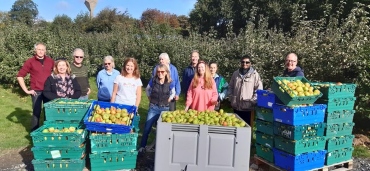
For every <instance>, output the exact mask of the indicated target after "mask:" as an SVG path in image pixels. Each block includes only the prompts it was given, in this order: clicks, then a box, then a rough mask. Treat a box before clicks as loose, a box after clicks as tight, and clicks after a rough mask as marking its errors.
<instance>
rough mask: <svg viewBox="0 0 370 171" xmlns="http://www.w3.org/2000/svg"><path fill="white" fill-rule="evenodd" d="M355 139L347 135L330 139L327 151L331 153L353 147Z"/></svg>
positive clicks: (327, 142)
mask: <svg viewBox="0 0 370 171" xmlns="http://www.w3.org/2000/svg"><path fill="white" fill-rule="evenodd" d="M354 138H355V136H354V135H345V136H340V137H332V138H328V140H327V141H326V148H325V149H326V150H327V151H328V152H331V151H334V150H340V149H343V148H349V147H352V142H353V139H354Z"/></svg>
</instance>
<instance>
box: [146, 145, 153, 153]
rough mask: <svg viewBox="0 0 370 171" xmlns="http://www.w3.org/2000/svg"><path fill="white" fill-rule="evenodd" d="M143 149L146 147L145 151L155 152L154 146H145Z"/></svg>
mask: <svg viewBox="0 0 370 171" xmlns="http://www.w3.org/2000/svg"><path fill="white" fill-rule="evenodd" d="M145 149H146V152H150V153H154V152H155V146H146V147H145Z"/></svg>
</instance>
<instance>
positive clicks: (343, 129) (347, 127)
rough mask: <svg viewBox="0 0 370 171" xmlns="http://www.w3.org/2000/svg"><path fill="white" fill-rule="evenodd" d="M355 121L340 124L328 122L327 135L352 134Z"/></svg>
mask: <svg viewBox="0 0 370 171" xmlns="http://www.w3.org/2000/svg"><path fill="white" fill-rule="evenodd" d="M354 126H355V123H353V122H351V123H340V124H327V125H326V130H325V136H327V137H339V136H344V135H351V134H352V130H353V127H354Z"/></svg>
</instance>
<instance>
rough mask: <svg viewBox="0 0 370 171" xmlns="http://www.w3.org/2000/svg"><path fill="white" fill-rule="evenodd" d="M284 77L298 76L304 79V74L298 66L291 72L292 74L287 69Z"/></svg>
mask: <svg viewBox="0 0 370 171" xmlns="http://www.w3.org/2000/svg"><path fill="white" fill-rule="evenodd" d="M283 76H284V77H297V76H302V77H304V73H303V69H301V68H300V67H298V66H297V67H296V68H295V69H294V70H293V71H290V72H288V69H285V70H284V73H283Z"/></svg>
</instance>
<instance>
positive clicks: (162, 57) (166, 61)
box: [152, 53, 181, 111]
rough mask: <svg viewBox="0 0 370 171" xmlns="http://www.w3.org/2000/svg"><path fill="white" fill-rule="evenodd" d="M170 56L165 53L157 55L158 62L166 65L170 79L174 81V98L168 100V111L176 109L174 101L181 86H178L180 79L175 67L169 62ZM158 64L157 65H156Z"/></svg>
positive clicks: (153, 73)
mask: <svg viewBox="0 0 370 171" xmlns="http://www.w3.org/2000/svg"><path fill="white" fill-rule="evenodd" d="M170 62H171V61H170V57H169V56H168V54H167V53H161V54H160V55H159V64H163V65H166V66H167V68H168V70H170V73H169V74H170V76H171V80H172V81H173V82H174V83H175V91H176V94H175V97H174V99H173V100H172V101H171V102H170V111H174V110H176V101H177V100H179V96H180V93H181V86H180V79H179V74H178V72H177V68H176V67H175V66H174V65H172V64H171V63H170ZM157 66H158V65H157ZM157 66H155V67H154V69H153V72H152V76H153V77H154V76H155V74H156V69H157Z"/></svg>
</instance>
